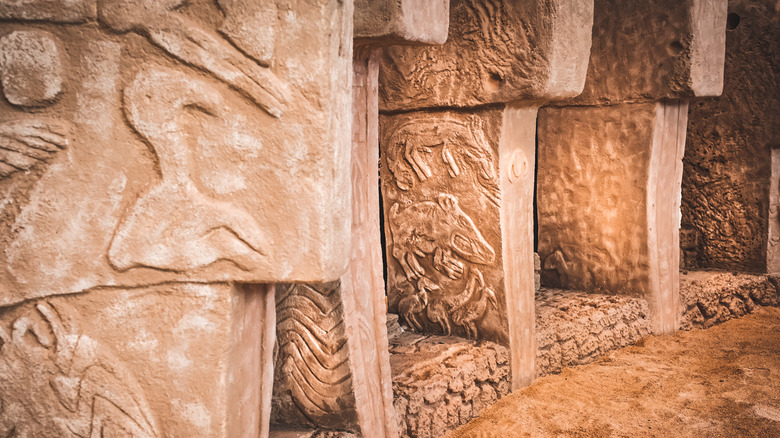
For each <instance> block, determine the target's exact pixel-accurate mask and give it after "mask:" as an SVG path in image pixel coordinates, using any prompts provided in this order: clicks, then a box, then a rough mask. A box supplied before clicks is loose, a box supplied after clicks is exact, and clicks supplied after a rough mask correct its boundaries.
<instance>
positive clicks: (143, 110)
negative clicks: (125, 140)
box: [108, 67, 268, 271]
mask: <svg viewBox="0 0 780 438" xmlns="http://www.w3.org/2000/svg"><path fill="white" fill-rule="evenodd" d="M159 90H165V92H160V91H159ZM227 109H228V106H227V105H226V103H225V101H224V98H223V96H222V94H221V92H220V91H219V90H218V89H217V88H215V87H214V86H212V85H211V84H210V83H209V82H206V81H205V80H203V79H200V78H199V77H197V76H192V75H188V74H186V73H182V72H180V71H176V70H169V69H163V68H159V67H149V68H147V69H144V70H142V71H141V72H140V73H139V74H138V75H137V76H136V79H135V81H133V83H132V84H131V85H130V86H129V87H128V88H127V89H126V90H125V110H126V113H127V118H128V120H129V121H130V123H131V124H132V126H133V128H135V130H136V131H137V132H138V133H139V134H140V135H141V136H142V137H143V138H144V140H146V142H148V144H149V145H151V147H152V148H153V150H154V152H155V154H156V155H157V158H158V164H159V169H160V173H161V181H159V182H158V183H157V184H155V185H153V186H152V187H151V188H149V189H148V190H147V191H146V192H145V193H142V194H141V196H140V197H139V198H138V200H137V201H136V202H135V204H134V205H133V206H131V207H130V209H129V210H128V212H127V213H126V215H125V217H124V218H123V219H122V221H121V222H120V224H119V228H118V229H117V231H116V235H115V236H114V239H113V241H112V242H111V247H110V248H109V252H108V258H109V261H110V263H111V264H112V265H113V266H114V267H115V268H116V269H118V270H120V271H125V270H128V269H131V268H134V267H140V266H147V267H152V268H157V269H167V270H173V271H185V270H190V269H196V268H200V267H204V266H208V265H210V264H212V263H215V262H218V261H220V260H225V261H229V262H231V263H233V264H234V265H236V266H237V267H239V268H240V269H244V270H249V269H250V266H251V262H252V261H253V260H255V259H256V258H257V257H262V256H264V255H265V254H266V252H267V251H268V249H267V245H266V242H267V239H266V237H265V236H264V235H263V231H262V230H261V228H260V225H259V224H258V223H257V221H256V220H255V218H254V217H252V215H250V214H249V213H248V212H246V211H244V210H242V209H240V208H237V207H235V206H234V205H232V204H231V203H229V202H226V201H220V200H217V199H213V198H211V197H209V196H206V195H204V194H203V193H201V191H200V190H199V189H198V188H197V186H196V184H195V183H194V182H193V181H192V179H191V176H190V174H191V172H192V170H193V162H194V160H195V158H194V157H193V156H192V155H193V152H192V149H193V148H192V147H191V143H193V142H198V141H201V139H202V137H204V136H207V135H209V134H212V133H213V131H218V130H219V129H220V125H224V121H225V120H226V119H227V118H228V117H229V113H226V111H227ZM196 113H197V114H196ZM196 115H197V116H199V117H203V118H205V120H206V121H205V122H203V124H202V127H196V126H197V124H196V123H194V122H193V120H194V119H195V118H196Z"/></svg>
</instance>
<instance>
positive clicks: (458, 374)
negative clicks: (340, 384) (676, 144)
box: [390, 333, 510, 438]
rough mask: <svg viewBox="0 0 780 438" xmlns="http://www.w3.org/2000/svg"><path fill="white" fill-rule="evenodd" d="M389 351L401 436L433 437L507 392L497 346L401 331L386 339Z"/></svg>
mask: <svg viewBox="0 0 780 438" xmlns="http://www.w3.org/2000/svg"><path fill="white" fill-rule="evenodd" d="M390 353H391V356H390V365H391V367H392V369H393V393H394V395H395V401H394V403H395V408H396V411H397V412H398V416H399V420H400V422H401V434H402V435H401V436H403V437H418V438H435V437H439V436H441V435H442V434H443V433H444V432H445V431H448V430H453V429H455V428H456V427H458V426H459V425H461V424H465V423H466V422H468V421H469V420H470V419H472V418H474V417H475V416H477V415H478V414H479V412H480V411H481V410H482V409H484V408H485V407H487V406H490V405H491V404H493V403H495V402H496V401H497V400H498V399H499V398H501V397H503V396H505V395H506V394H508V393H509V388H510V383H509V357H508V352H507V349H506V348H505V347H502V346H501V345H498V344H495V343H492V342H489V341H481V342H474V341H465V340H463V339H462V338H455V337H449V336H423V335H417V334H413V333H404V334H402V335H400V336H398V337H396V338H394V339H392V340H391V343H390Z"/></svg>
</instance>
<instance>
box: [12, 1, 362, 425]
mask: <svg viewBox="0 0 780 438" xmlns="http://www.w3.org/2000/svg"><path fill="white" fill-rule="evenodd" d="M304 6H305V7H304ZM352 9H353V7H352V2H351V1H350V0H346V1H344V0H310V1H307V2H306V4H305V5H302V4H300V2H288V1H285V0H278V1H260V2H238V1H232V0H217V1H214V2H193V3H189V2H184V1H178V2H177V1H173V2H159V1H153V0H134V1H124V0H110V1H109V0H106V1H100V2H98V1H96V0H77V1H69V2H51V1H46V0H30V1H25V2H11V3H9V2H4V3H3V5H0V91H2V93H1V94H2V96H3V98H2V99H0V190H2V194H0V197H2V202H1V203H0V204H1V205H2V207H0V211H2V213H0V217H1V218H2V219H0V224H1V226H0V236H2V237H0V264H2V266H3V268H2V269H0V435H3V436H5V435H7V434H8V433H13V432H12V431H16V433H17V434H20V435H22V436H36V437H38V436H40V437H48V436H51V437H63V436H139V437H140V436H144V437H146V436H148V437H156V436H209V437H238V436H246V437H255V436H266V435H267V433H268V428H267V425H268V417H269V415H270V396H271V389H272V386H271V383H272V382H271V380H272V374H273V373H272V366H273V363H272V352H273V344H274V326H275V310H274V305H273V304H274V287H273V285H272V284H273V283H276V282H281V281H317V282H322V281H329V280H334V279H337V278H339V276H341V275H342V273H343V272H344V269H345V266H346V263H347V260H348V257H349V245H348V242H349V235H350V230H351V229H350V218H349V217H348V216H344V215H343V214H341V213H340V212H341V211H343V210H345V209H347V208H348V206H349V203H350V196H349V193H350V191H349V169H350V165H349V157H350V150H349V148H350V146H349V134H350V132H351V130H350V127H351V119H350V118H349V117H348V116H347V114H348V113H349V105H350V91H351V75H350V69H351V53H352V49H351V47H352V40H351V34H352V20H351V16H352ZM247 29H252V30H253V31H251V32H247Z"/></svg>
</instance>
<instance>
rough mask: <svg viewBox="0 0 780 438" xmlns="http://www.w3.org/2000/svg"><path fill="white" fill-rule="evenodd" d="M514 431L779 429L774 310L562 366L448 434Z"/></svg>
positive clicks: (770, 432) (723, 433)
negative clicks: (580, 364) (581, 362)
mask: <svg viewBox="0 0 780 438" xmlns="http://www.w3.org/2000/svg"><path fill="white" fill-rule="evenodd" d="M514 436H539V437H556V436H566V437H568V436H573V437H637V436H662V437H735V436H738V437H780V309H777V308H762V309H758V310H757V311H756V313H754V314H751V315H748V316H745V317H743V318H740V319H735V320H731V321H728V322H726V323H724V324H721V325H719V326H716V327H713V328H710V329H707V330H694V331H691V332H680V333H678V334H677V335H675V336H661V337H656V336H650V337H647V338H645V339H643V340H641V341H640V342H639V344H637V345H636V346H632V347H628V348H625V349H623V350H619V351H615V352H613V353H611V354H608V355H607V356H605V357H603V358H602V359H600V360H599V361H597V362H595V363H593V364H590V365H585V366H580V367H575V368H569V369H564V370H563V373H562V374H559V375H553V376H547V377H544V378H541V379H539V380H537V381H536V382H535V383H534V384H533V385H532V386H530V387H528V388H526V389H524V390H522V391H519V392H517V393H514V394H511V395H509V396H507V397H505V398H503V399H502V400H501V401H499V402H498V403H496V404H495V405H493V406H492V407H490V408H488V409H486V410H484V411H482V412H481V414H480V416H479V417H478V418H475V419H474V420H472V421H471V422H469V423H468V424H466V425H464V426H463V427H461V428H459V429H457V430H456V431H454V432H452V433H450V434H449V435H447V438H461V437H502V438H507V437H514Z"/></svg>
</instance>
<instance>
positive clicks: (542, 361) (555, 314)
mask: <svg viewBox="0 0 780 438" xmlns="http://www.w3.org/2000/svg"><path fill="white" fill-rule="evenodd" d="M536 302H537V305H536V342H537V348H538V350H537V353H536V373H537V376H540V377H541V376H544V375H547V374H551V373H559V372H561V369H562V368H564V367H567V366H573V365H584V364H587V363H591V362H593V361H595V360H596V359H598V358H599V357H600V356H602V355H604V354H605V353H607V352H609V351H612V350H615V349H618V348H623V347H625V346H628V345H631V344H634V343H635V342H637V341H638V340H640V339H641V338H643V337H645V336H647V335H649V334H650V333H651V324H650V309H649V307H648V305H647V301H645V300H643V299H641V298H633V297H627V296H620V295H598V294H588V293H585V292H572V291H561V290H554V289H542V290H541V291H539V293H537V295H536Z"/></svg>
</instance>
